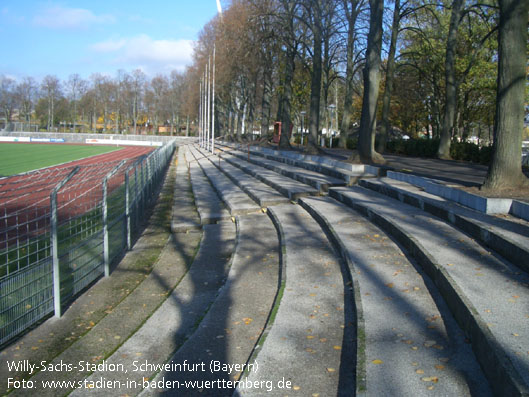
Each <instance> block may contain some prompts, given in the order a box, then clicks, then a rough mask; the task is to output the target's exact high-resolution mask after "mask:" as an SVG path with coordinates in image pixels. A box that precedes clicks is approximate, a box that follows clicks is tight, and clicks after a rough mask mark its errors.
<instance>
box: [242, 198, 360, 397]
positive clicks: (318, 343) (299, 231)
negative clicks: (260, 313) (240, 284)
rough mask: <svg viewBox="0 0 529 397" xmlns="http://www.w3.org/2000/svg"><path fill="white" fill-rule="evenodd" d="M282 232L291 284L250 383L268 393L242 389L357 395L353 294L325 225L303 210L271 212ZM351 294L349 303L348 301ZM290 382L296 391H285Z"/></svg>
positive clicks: (278, 393) (294, 207)
mask: <svg viewBox="0 0 529 397" xmlns="http://www.w3.org/2000/svg"><path fill="white" fill-rule="evenodd" d="M268 212H269V213H270V214H271V216H272V219H273V220H274V223H275V224H276V226H277V227H278V228H279V230H280V236H281V244H282V246H283V256H282V264H283V266H284V268H285V274H286V278H285V284H284V286H283V287H282V288H283V289H282V297H281V302H280V304H279V309H277V314H274V318H273V323H272V326H271V327H269V329H268V330H267V335H266V339H265V341H264V343H263V345H262V347H261V348H260V349H259V351H258V355H257V358H256V361H257V362H258V363H259V368H258V370H257V371H252V372H250V373H249V375H248V377H247V378H246V379H247V381H248V382H252V384H255V382H258V384H266V382H271V385H272V389H271V390H270V391H268V390H267V392H266V393H259V392H256V391H255V390H252V389H249V388H244V387H239V389H238V393H239V394H240V395H248V396H254V395H271V396H283V395H286V394H288V395H303V396H311V395H320V396H331V395H337V394H339V393H341V394H342V395H353V394H354V357H355V350H354V334H353V333H354V330H355V327H354V325H353V324H352V320H353V318H352V317H353V314H352V313H353V312H352V307H351V304H350V302H351V297H350V294H349V289H348V288H347V289H346V288H344V280H343V278H342V269H341V263H340V261H339V259H338V258H337V257H336V255H335V253H334V252H333V250H332V248H331V246H330V244H329V241H328V240H327V238H326V237H325V235H324V234H323V232H322V230H321V228H320V227H319V225H318V224H317V223H316V222H315V221H314V220H313V219H312V218H311V217H310V215H309V214H308V213H307V212H306V211H304V210H303V209H302V208H301V207H300V206H298V205H288V204H287V205H280V206H274V207H271V208H269V209H268ZM344 294H345V300H344ZM281 381H283V387H285V386H286V382H289V385H290V389H289V390H286V389H285V388H283V389H281V388H280V386H279V384H280V382H281Z"/></svg>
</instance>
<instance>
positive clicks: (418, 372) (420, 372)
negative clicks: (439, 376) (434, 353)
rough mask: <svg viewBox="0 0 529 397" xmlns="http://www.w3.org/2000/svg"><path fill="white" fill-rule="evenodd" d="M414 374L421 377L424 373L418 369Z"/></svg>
mask: <svg viewBox="0 0 529 397" xmlns="http://www.w3.org/2000/svg"><path fill="white" fill-rule="evenodd" d="M415 373H416V374H419V375H422V374H424V371H423V370H422V369H418V370H417V371H415Z"/></svg>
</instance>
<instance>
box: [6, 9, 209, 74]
mask: <svg viewBox="0 0 529 397" xmlns="http://www.w3.org/2000/svg"><path fill="white" fill-rule="evenodd" d="M216 13H217V5H216V0H106V1H104V0H90V1H88V0H84V1H82V0H72V1H67V0H66V1H59V0H58V1H54V0H51V1H46V0H0V75H4V76H8V77H12V78H15V79H17V80H20V79H22V78H24V77H26V76H31V77H33V78H35V79H37V81H40V80H42V78H43V77H44V76H46V75H55V76H57V77H58V78H59V79H61V80H63V81H65V80H67V79H68V77H69V76H70V75H72V74H74V73H77V74H79V75H80V76H81V77H82V78H84V79H88V78H89V77H90V75H92V74H94V73H101V74H104V75H108V76H115V75H116V72H117V71H118V70H119V69H123V70H125V71H126V72H132V71H133V70H135V69H138V68H139V69H141V70H143V71H144V72H145V73H146V74H147V76H151V77H153V76H155V75H156V74H158V73H161V74H169V73H170V72H171V71H172V70H174V69H176V70H180V71H183V70H184V69H185V66H186V65H190V64H191V63H192V53H193V43H194V41H195V40H197V38H198V34H199V32H200V31H201V29H202V28H203V27H204V25H205V24H206V23H207V22H208V21H209V20H211V18H213V17H214V16H215V15H216Z"/></svg>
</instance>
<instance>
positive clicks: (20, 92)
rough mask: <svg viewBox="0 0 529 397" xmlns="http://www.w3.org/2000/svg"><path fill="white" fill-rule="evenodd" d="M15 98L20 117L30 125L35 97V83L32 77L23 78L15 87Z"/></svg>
mask: <svg viewBox="0 0 529 397" xmlns="http://www.w3.org/2000/svg"><path fill="white" fill-rule="evenodd" d="M16 96H17V102H18V107H19V111H20V115H21V116H22V117H24V121H25V122H27V123H31V113H32V112H33V107H34V105H35V99H36V97H37V83H36V81H35V79H33V77H25V78H24V79H23V80H22V81H21V82H20V83H19V84H17V87H16Z"/></svg>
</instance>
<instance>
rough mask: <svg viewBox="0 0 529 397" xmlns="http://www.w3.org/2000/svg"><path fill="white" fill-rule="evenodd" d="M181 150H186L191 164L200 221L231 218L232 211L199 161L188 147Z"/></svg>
mask: <svg viewBox="0 0 529 397" xmlns="http://www.w3.org/2000/svg"><path fill="white" fill-rule="evenodd" d="M180 150H185V151H186V152H185V156H186V161H187V164H188V166H189V177H190V181H191V185H192V189H193V197H194V202H195V206H196V210H197V211H198V214H199V216H200V223H201V224H202V225H206V224H210V223H215V222H217V221H220V220H223V219H229V218H230V217H231V215H230V213H229V212H228V210H227V208H226V206H225V205H224V204H223V203H222V200H221V199H220V198H219V196H218V195H217V193H216V192H215V190H214V189H213V187H212V186H211V184H210V183H209V181H208V178H207V177H206V176H205V175H204V172H203V171H202V168H201V167H200V165H199V164H198V162H197V161H196V160H195V158H194V157H193V156H192V155H191V153H189V150H188V147H183V148H181V149H180Z"/></svg>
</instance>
